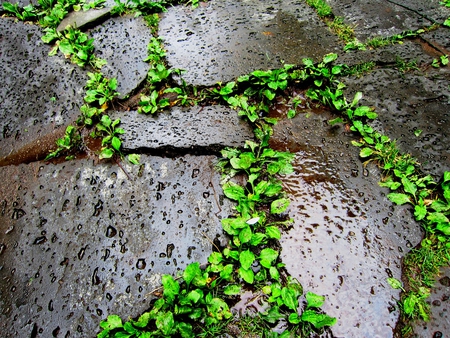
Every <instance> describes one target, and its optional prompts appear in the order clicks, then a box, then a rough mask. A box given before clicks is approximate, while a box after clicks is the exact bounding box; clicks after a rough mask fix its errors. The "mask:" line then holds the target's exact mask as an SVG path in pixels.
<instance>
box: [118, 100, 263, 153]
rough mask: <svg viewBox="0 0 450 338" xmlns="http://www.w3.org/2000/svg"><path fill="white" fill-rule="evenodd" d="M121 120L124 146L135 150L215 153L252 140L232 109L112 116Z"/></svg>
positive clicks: (125, 113)
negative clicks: (226, 147) (123, 130)
mask: <svg viewBox="0 0 450 338" xmlns="http://www.w3.org/2000/svg"><path fill="white" fill-rule="evenodd" d="M111 116H112V117H113V118H120V120H121V127H122V128H124V129H125V130H126V131H127V132H126V133H125V134H124V135H123V140H124V143H123V147H124V149H125V150H127V151H136V150H141V151H142V150H158V149H160V150H164V149H167V150H170V149H175V148H176V149H178V150H179V151H186V150H189V151H190V152H192V151H197V152H199V151H200V152H203V153H205V152H207V153H212V152H216V151H218V150H219V149H222V148H223V147H225V146H230V147H241V146H242V145H243V144H244V142H245V141H246V140H251V139H253V138H254V136H253V132H252V130H251V128H250V127H249V125H248V123H246V122H245V121H243V120H242V119H241V118H240V117H239V116H238V115H237V112H236V111H235V110H232V109H230V108H226V107H222V106H210V107H200V106H196V107H192V108H179V107H174V108H172V109H170V111H165V112H162V113H158V114H156V115H145V114H139V113H137V112H135V111H130V112H117V113H114V114H111Z"/></svg>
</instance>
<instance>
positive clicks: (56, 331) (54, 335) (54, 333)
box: [52, 326, 61, 337]
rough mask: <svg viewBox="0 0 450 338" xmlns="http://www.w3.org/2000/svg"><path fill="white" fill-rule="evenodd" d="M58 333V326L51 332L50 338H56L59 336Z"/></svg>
mask: <svg viewBox="0 0 450 338" xmlns="http://www.w3.org/2000/svg"><path fill="white" fill-rule="evenodd" d="M59 331H61V329H60V328H59V326H58V327H57V328H56V329H54V330H53V331H52V336H53V337H57V336H58V334H59Z"/></svg>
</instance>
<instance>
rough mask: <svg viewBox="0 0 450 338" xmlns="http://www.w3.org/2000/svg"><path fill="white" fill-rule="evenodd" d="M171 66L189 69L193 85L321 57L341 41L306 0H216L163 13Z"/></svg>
mask: <svg viewBox="0 0 450 338" xmlns="http://www.w3.org/2000/svg"><path fill="white" fill-rule="evenodd" d="M159 35H160V36H161V37H163V38H164V41H165V43H164V45H165V47H166V49H167V51H168V53H167V61H168V62H169V64H170V66H172V67H175V68H181V69H185V70H186V73H185V74H184V75H183V78H184V79H185V80H186V82H188V83H190V84H194V85H213V84H215V83H216V82H219V81H221V82H228V81H231V80H232V79H234V78H236V77H238V76H240V75H244V74H248V73H250V72H252V71H253V70H256V69H268V68H279V67H281V66H282V62H285V63H293V64H300V63H301V60H302V58H304V57H313V58H315V59H316V60H318V59H321V57H322V56H323V55H324V54H327V53H331V52H333V51H338V50H339V49H340V48H341V47H342V46H339V45H340V43H339V42H338V41H337V39H336V37H335V36H334V35H332V34H331V33H330V31H329V30H328V28H327V27H326V26H325V25H324V24H323V23H322V22H321V21H320V20H319V19H318V18H317V15H316V13H315V12H314V11H313V10H312V9H311V8H310V7H309V6H307V5H306V4H305V3H304V2H303V1H288V0H282V1H275V0H270V1H233V0H219V1H217V0H213V1H208V2H207V3H201V5H200V6H199V7H198V8H197V9H195V10H192V9H191V8H190V7H183V6H177V7H173V8H170V9H169V11H168V12H167V13H164V14H163V15H162V19H161V22H160V25H159Z"/></svg>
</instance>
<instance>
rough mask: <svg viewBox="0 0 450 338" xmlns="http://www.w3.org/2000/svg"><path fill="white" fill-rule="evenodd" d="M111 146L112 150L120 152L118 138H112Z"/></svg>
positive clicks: (120, 142)
mask: <svg viewBox="0 0 450 338" xmlns="http://www.w3.org/2000/svg"><path fill="white" fill-rule="evenodd" d="M111 145H112V146H113V148H114V149H116V150H117V151H119V150H120V146H121V145H122V141H121V140H120V139H119V138H118V137H116V136H113V138H112V140H111Z"/></svg>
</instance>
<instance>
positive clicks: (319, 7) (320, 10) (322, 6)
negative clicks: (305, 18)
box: [306, 0, 333, 18]
mask: <svg viewBox="0 0 450 338" xmlns="http://www.w3.org/2000/svg"><path fill="white" fill-rule="evenodd" d="M306 3H307V4H308V5H309V6H311V7H312V8H314V9H315V10H316V11H317V15H319V17H321V18H324V17H327V16H330V15H332V14H333V11H332V10H331V7H330V6H329V5H328V4H327V3H326V2H325V1H324V0H306Z"/></svg>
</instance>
